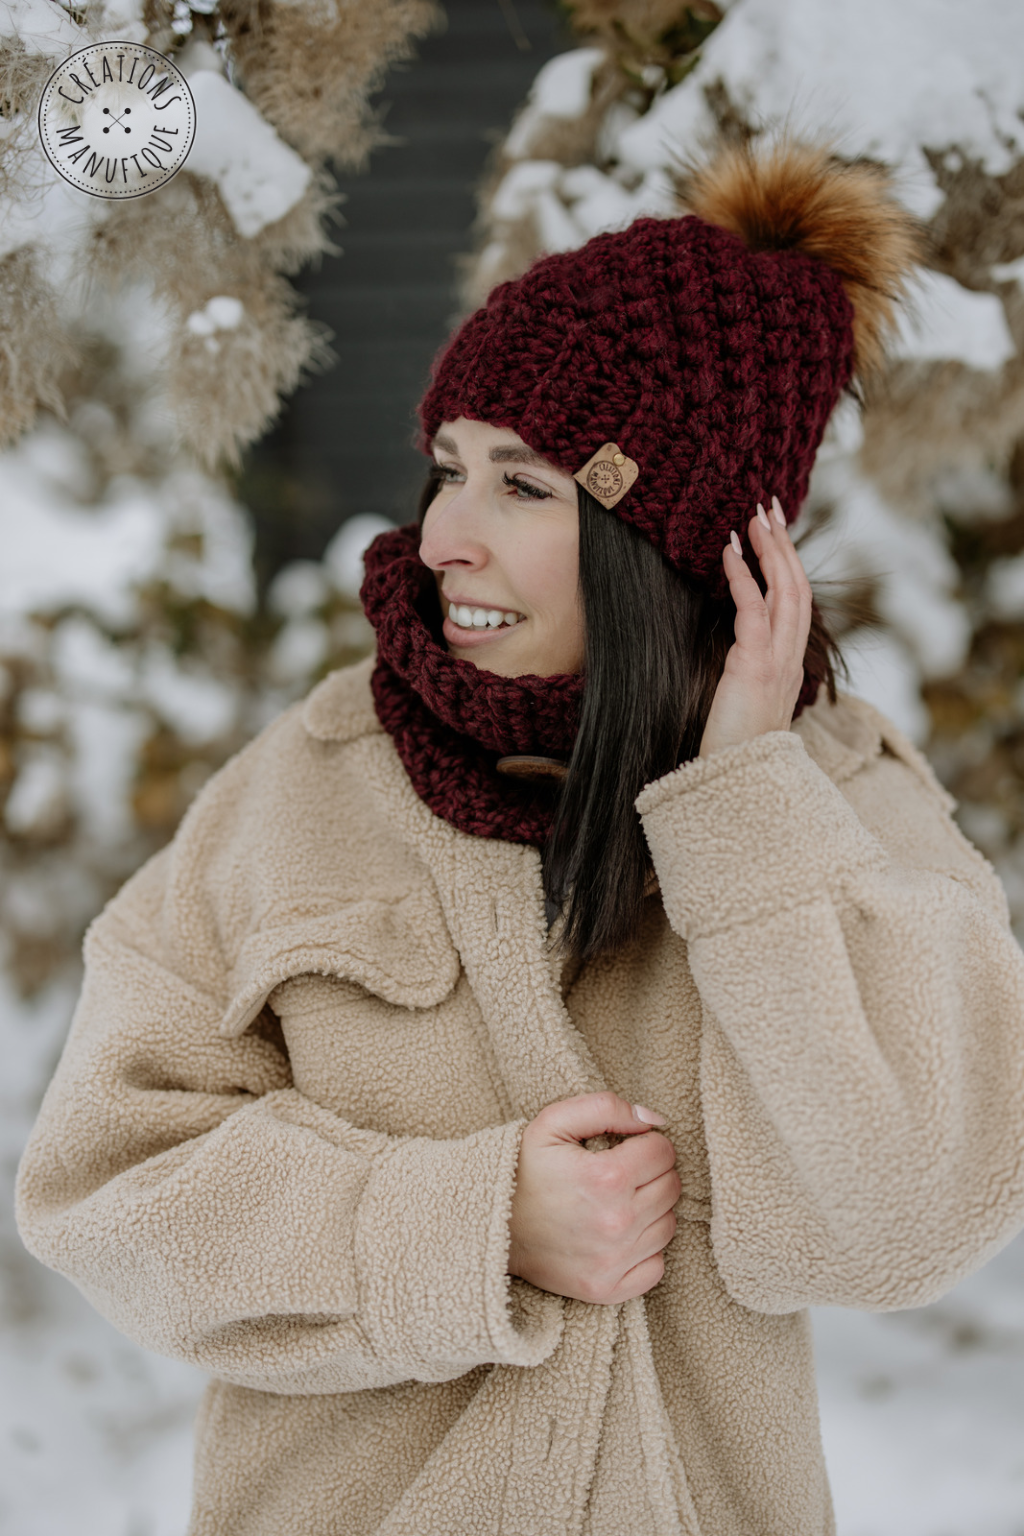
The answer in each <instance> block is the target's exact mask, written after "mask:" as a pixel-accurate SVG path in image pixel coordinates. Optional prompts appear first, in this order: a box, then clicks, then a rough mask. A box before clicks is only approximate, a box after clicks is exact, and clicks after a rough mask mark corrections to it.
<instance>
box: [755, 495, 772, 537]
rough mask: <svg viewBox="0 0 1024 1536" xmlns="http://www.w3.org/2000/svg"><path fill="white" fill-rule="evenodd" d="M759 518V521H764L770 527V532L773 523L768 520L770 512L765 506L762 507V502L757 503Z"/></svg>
mask: <svg viewBox="0 0 1024 1536" xmlns="http://www.w3.org/2000/svg"><path fill="white" fill-rule="evenodd" d="M757 520H758V522H759V523H764V526H765V527H766V528H767V529H768V532H769V533H771V531H772V525H771V523H770V522H769V521H768V513H767V512H766V511H765V509H764V507H762V505H761V503H760V502H758V504H757Z"/></svg>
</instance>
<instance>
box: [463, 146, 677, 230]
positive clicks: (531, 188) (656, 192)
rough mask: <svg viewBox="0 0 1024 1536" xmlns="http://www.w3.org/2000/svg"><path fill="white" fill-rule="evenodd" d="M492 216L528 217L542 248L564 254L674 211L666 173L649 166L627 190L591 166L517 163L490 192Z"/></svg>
mask: <svg viewBox="0 0 1024 1536" xmlns="http://www.w3.org/2000/svg"><path fill="white" fill-rule="evenodd" d="M491 212H492V213H493V215H494V217H495V218H497V219H509V220H512V219H519V218H522V217H523V216H524V215H525V214H527V213H532V215H533V217H534V219H535V221H536V227H537V234H538V239H539V241H540V244H541V248H542V249H543V250H545V251H550V252H554V251H568V250H573V249H574V248H575V247H576V246H579V245H582V243H583V242H584V241H585V240H589V239H590V238H591V236H592V235H597V234H600V233H601V232H602V231H604V230H614V229H625V228H626V226H627V225H628V224H631V223H632V222H633V220H634V219H636V218H640V217H642V216H649V217H652V218H665V217H668V216H670V215H671V214H674V213H676V212H678V199H677V197H676V194H675V190H674V188H673V186H672V183H671V181H670V179H669V176H668V173H667V172H666V171H664V170H663V169H661V168H660V167H658V166H655V167H652V169H651V170H649V171H648V172H647V173H646V174H645V175H644V177H643V178H642V179H641V180H640V182H639V183H638V184H637V185H636V186H634V187H633V188H632V189H631V190H630V189H627V188H626V187H625V186H623V185H622V184H621V182H619V181H617V180H615V179H614V178H613V177H612V176H608V175H605V173H604V172H603V171H599V170H598V169H597V167H596V166H594V165H578V166H572V167H570V169H568V170H565V169H563V167H562V166H561V165H559V163H558V162H557V161H555V160H519V161H517V162H516V163H515V164H514V165H511V166H510V167H509V169H508V170H507V171H506V173H505V175H504V176H503V177H502V179H501V181H500V182H499V184H498V186H497V188H496V189H495V192H494V195H493V198H492V200H491Z"/></svg>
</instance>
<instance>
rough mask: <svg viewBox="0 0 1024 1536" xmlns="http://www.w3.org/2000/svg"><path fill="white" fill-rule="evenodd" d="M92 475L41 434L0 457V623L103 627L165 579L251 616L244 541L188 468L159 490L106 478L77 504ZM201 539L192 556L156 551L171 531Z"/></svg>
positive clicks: (58, 432) (72, 443)
mask: <svg viewBox="0 0 1024 1536" xmlns="http://www.w3.org/2000/svg"><path fill="white" fill-rule="evenodd" d="M91 490H92V471H91V468H90V466H89V462H88V459H87V457H86V456H85V454H84V453H83V450H82V447H81V443H80V442H79V441H78V440H77V439H76V438H75V437H74V436H73V435H72V434H71V433H68V432H66V431H65V430H64V429H63V428H61V427H59V426H57V425H56V423H44V424H43V425H41V426H40V427H39V428H38V430H37V431H35V432H32V433H30V434H29V435H27V436H26V437H25V438H23V439H22V441H21V442H20V443H19V444H18V445H17V447H15V448H13V449H12V450H10V452H8V453H5V454H3V455H0V548H2V549H3V551H4V558H3V561H2V562H0V613H3V614H4V615H7V616H9V615H12V614H27V613H30V612H33V611H37V610H43V609H45V610H49V611H52V610H54V609H59V608H62V607H70V606H74V605H81V606H82V607H85V608H88V609H90V610H91V611H92V612H93V613H95V614H96V615H97V616H98V617H99V618H101V619H102V620H103V621H105V622H106V623H108V624H110V625H111V626H118V625H122V624H127V623H129V622H130V621H131V619H132V617H133V615H134V613H135V607H136V603H135V598H134V596H133V593H134V590H135V589H136V588H137V587H139V586H142V585H143V584H144V583H146V582H147V581H153V580H157V579H158V578H165V579H167V580H169V581H170V582H171V584H172V585H173V586H174V587H175V588H176V589H177V590H178V591H179V592H180V593H181V595H182V596H184V597H206V598H207V599H209V601H210V602H213V603H216V604H218V605H219V606H221V607H227V608H231V609H233V610H235V611H237V612H240V613H246V612H249V611H251V607H252V604H253V602H254V586H253V577H252V570H251V534H250V533H249V531H248V529H247V526H246V524H245V522H244V519H243V515H242V512H241V509H240V508H239V507H237V506H236V505H235V504H234V503H233V502H232V501H231V500H230V498H229V497H228V496H227V494H226V492H225V491H224V490H223V489H221V487H219V486H218V485H217V484H216V483H215V482H213V481H211V480H209V479H208V478H207V477H206V476H204V475H202V474H200V473H199V472H197V471H195V470H191V469H182V470H178V471H174V472H172V473H171V474H169V475H168V476H167V477H166V478H165V479H164V480H163V481H162V482H161V483H160V484H159V486H154V485H151V484H147V483H146V482H144V481H142V480H138V479H136V478H133V477H132V476H129V475H122V476H117V477H115V478H114V479H113V480H112V481H111V482H110V485H109V487H108V491H107V494H106V497H105V498H104V500H103V501H102V502H101V503H100V504H99V505H97V506H92V505H83V502H88V498H89V495H90V494H91ZM172 531H173V532H174V533H177V534H183V533H195V534H198V535H199V536H200V538H201V543H202V552H201V555H200V556H199V557H195V556H193V555H190V554H188V553H186V552H185V551H184V550H181V549H179V550H174V549H172V550H171V552H170V553H167V550H166V544H167V539H168V535H169V534H170V533H171V532H172Z"/></svg>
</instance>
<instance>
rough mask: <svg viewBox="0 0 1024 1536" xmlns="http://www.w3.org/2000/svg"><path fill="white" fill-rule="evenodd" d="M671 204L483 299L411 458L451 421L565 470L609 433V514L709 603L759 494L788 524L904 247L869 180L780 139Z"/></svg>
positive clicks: (900, 215)
mask: <svg viewBox="0 0 1024 1536" xmlns="http://www.w3.org/2000/svg"><path fill="white" fill-rule="evenodd" d="M686 206H687V207H688V208H690V209H692V210H693V212H692V214H690V215H688V216H686V217H680V218H664V219H657V218H641V219H637V220H635V222H634V223H632V224H631V225H630V226H629V227H628V228H627V229H624V230H621V231H618V232H616V233H613V234H604V235H597V236H596V237H595V238H594V239H592V240H589V241H588V242H587V243H586V244H585V245H583V246H581V247H580V248H579V249H577V250H572V251H565V252H559V253H557V254H555V255H550V256H544V257H542V258H541V259H540V260H538V261H536V262H535V263H534V264H533V266H531V267H530V268H529V269H528V270H527V271H526V272H525V273H524V274H523V276H521V277H519V278H516V279H514V280H512V281H510V282H504V283H500V284H499V285H498V286H497V287H496V288H494V289H493V290H492V292H491V294H490V295H489V297H488V299H487V302H486V303H485V304H484V305H483V306H482V307H481V308H480V309H478V310H477V311H476V312H475V313H474V314H472V315H470V317H469V318H468V320H466V321H465V323H464V324H463V325H462V326H461V328H460V329H459V330H458V331H457V332H456V333H455V335H454V336H453V337H452V338H451V340H450V341H449V342H448V343H447V344H446V346H445V347H444V348H442V350H441V352H440V353H439V354H438V356H437V358H436V360H435V363H434V368H433V372H432V377H431V382H430V385H429V388H428V389H427V391H426V394H425V395H424V397H423V400H422V402H421V404H420V407H419V416H420V421H421V424H422V433H421V437H420V447H421V448H422V449H423V451H424V452H426V453H430V445H431V441H432V439H433V436H434V434H435V432H436V431H437V430H438V428H439V427H440V425H441V423H442V422H444V421H448V422H453V421H455V420H456V419H457V418H458V417H460V416H465V417H470V418H472V419H474V420H477V421H485V422H488V423H490V424H491V425H492V426H496V427H510V428H511V429H512V430H513V431H515V432H517V433H518V434H519V436H520V437H521V438H522V439H523V441H524V442H525V443H527V444H528V445H529V446H530V447H531V448H533V449H535V450H536V451H537V452H538V453H543V454H544V455H545V456H546V457H548V458H550V459H551V460H552V461H553V462H554V463H555V464H557V465H558V466H559V468H561V469H563V470H564V471H565V472H566V473H568V474H571V475H572V474H576V473H577V472H578V471H579V470H581V469H582V468H583V467H584V465H586V464H587V462H588V461H589V460H590V459H591V458H592V457H593V455H594V454H595V452H596V450H597V449H599V448H600V447H602V445H604V444H605V443H609V442H613V443H615V444H616V445H617V446H618V448H619V449H620V450H621V452H622V453H623V454H624V455H625V456H626V458H627V459H632V460H633V461H634V462H635V464H636V466H637V470H638V473H637V478H636V481H635V483H634V484H633V485H632V486H631V487H630V489H629V490H628V491H627V492H626V493H625V495H623V496H622V497H621V499H620V500H618V501H617V502H616V503H615V504H614V506H613V508H612V510H613V511H614V512H615V514H616V516H618V517H621V518H623V519H624V520H625V521H626V522H629V523H631V524H632V525H633V526H634V527H635V528H636V529H637V530H638V531H639V532H640V533H641V534H643V536H644V537H645V538H647V539H649V540H650V542H651V543H652V544H654V545H655V547H656V548H657V549H659V550H660V551H661V552H662V554H663V555H664V556H665V557H666V559H667V560H668V561H669V562H670V564H672V565H673V566H675V567H676V569H678V570H680V571H682V572H684V573H685V574H687V575H689V576H690V577H692V578H694V579H695V580H696V581H698V582H699V583H700V584H701V585H705V586H708V587H710V588H711V589H712V590H713V591H715V592H716V593H717V594H718V595H722V594H724V592H725V591H726V590H727V582H726V579H725V574H724V570H723V567H722V549H723V547H724V546H725V544H726V543H727V542H728V538H729V533H730V530H731V529H735V530H736V531H737V532H738V533H739V535H740V537H741V538H742V539H744V541H745V540H746V534H747V526H748V523H749V520H750V518H751V517H752V516H753V514H754V509H755V506H756V503H757V502H758V501H763V502H767V501H768V500H769V499H770V498H771V497H772V496H773V495H775V496H778V498H779V500H780V501H781V503H782V506H783V509H784V511H785V513H786V516H787V519H788V520H790V521H792V520H793V519H794V518H795V517H796V515H797V513H798V511H799V509H800V505H801V503H802V502H803V499H804V497H805V495H806V493H807V483H808V478H809V476H810V472H811V466H812V464H813V462H814V456H815V453H816V451H817V448H818V445H819V443H820V442H821V437H822V433H823V432H824V430H825V424H826V422H827V421H828V418H829V415H830V414H831V412H832V409H833V407H834V406H835V404H836V402H837V400H838V398H839V395H840V393H841V391H842V390H843V388H844V387H845V386H847V385H848V384H849V383H850V381H851V379H852V377H853V376H854V373H855V371H858V370H859V371H863V370H864V369H866V368H870V367H871V366H872V365H873V364H875V363H877V362H878V361H879V359H880V357H881V353H882V346H883V343H884V339H885V335H886V332H887V331H888V329H889V328H890V327H891V325H892V322H893V318H894V312H895V311H894V301H895V300H896V299H898V298H899V297H900V296H901V294H902V291H903V288H904V285H905V282H906V279H907V276H908V274H909V270H910V267H911V265H912V263H913V261H914V260H915V258H916V256H917V254H918V240H917V235H916V232H915V226H914V223H913V220H912V219H911V217H910V215H909V214H907V213H906V211H905V210H904V209H903V208H902V207H901V206H900V205H899V204H898V203H897V202H896V201H895V199H894V197H893V195H892V191H891V187H890V184H889V181H888V179H887V177H886V176H885V174H884V173H883V172H881V171H880V170H878V169H877V168H875V167H869V166H865V165H856V166H849V165H843V164H841V163H839V162H837V161H835V160H834V159H832V158H831V156H830V155H829V152H828V151H827V149H825V148H822V147H820V146H808V145H801V144H795V143H793V142H788V141H784V142H781V143H778V144H776V145H774V146H773V147H769V148H766V149H758V148H757V147H756V146H755V147H750V146H743V147H734V146H733V147H728V148H726V149H723V150H721V151H720V152H719V153H718V154H717V156H716V157H715V158H714V159H713V160H712V161H711V162H710V163H709V164H708V165H707V166H706V167H705V168H704V169H703V170H700V171H697V172H696V173H694V174H693V176H692V178H691V182H690V185H689V188H688V190H687V194H686ZM751 564H752V566H753V568H754V569H755V570H756V569H757V564H756V560H754V559H753V557H751Z"/></svg>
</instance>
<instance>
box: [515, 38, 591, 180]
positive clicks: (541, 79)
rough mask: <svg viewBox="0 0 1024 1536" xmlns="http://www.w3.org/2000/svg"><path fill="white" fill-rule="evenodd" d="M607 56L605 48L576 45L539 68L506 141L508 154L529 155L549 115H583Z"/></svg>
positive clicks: (565, 117) (563, 116)
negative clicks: (539, 129)
mask: <svg viewBox="0 0 1024 1536" xmlns="http://www.w3.org/2000/svg"><path fill="white" fill-rule="evenodd" d="M604 57H605V52H604V49H603V48H573V49H572V50H571V51H570V52H568V53H560V54H558V55H557V56H556V57H555V58H553V59H549V60H548V62H547V63H546V64H545V65H543V66H542V68H541V69H540V70H539V71H538V73H537V76H536V78H535V79H534V82H533V85H532V86H531V88H530V94H529V96H528V98H527V101H526V105H525V107H524V108H523V110H522V112H520V114H519V116H518V117H517V118H516V121H515V123H514V124H513V126H512V131H511V132H510V133H509V135H508V137H507V138H506V140H505V152H506V154H509V155H511V156H512V157H513V158H514V159H515V158H518V157H519V156H520V155H526V154H528V153H529V150H530V144H531V142H532V140H533V137H534V135H535V133H536V132H537V130H538V128H540V127H541V126H542V124H543V122H544V120H545V119H546V118H551V117H554V118H562V119H572V118H576V117H582V116H583V114H584V112H585V111H586V110H587V107H588V106H589V105H590V92H591V88H592V85H593V79H594V71H595V69H597V67H598V65H599V64H600V63H601V62H602V60H603V59H604Z"/></svg>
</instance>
